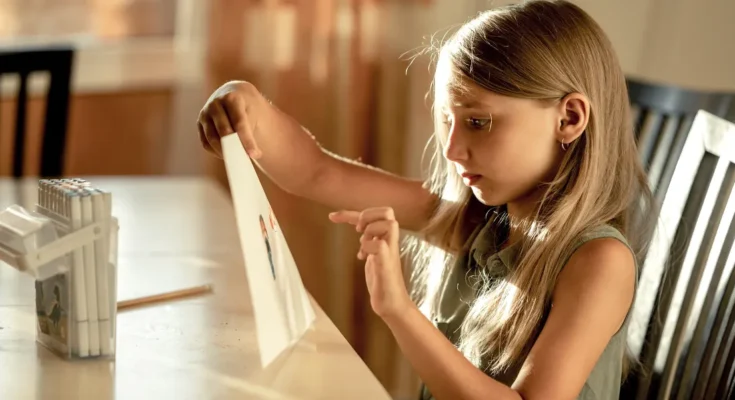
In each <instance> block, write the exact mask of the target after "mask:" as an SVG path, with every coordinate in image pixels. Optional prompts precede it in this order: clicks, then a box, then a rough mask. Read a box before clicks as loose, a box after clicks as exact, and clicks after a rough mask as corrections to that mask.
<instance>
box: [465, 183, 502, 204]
mask: <svg viewBox="0 0 735 400" xmlns="http://www.w3.org/2000/svg"><path fill="white" fill-rule="evenodd" d="M472 194H473V195H474V196H475V198H476V199H477V200H478V201H479V202H480V203H482V204H484V205H486V206H488V207H498V206H502V205H504V204H507V203H508V199H506V198H505V197H503V196H498V195H497V193H493V192H492V191H487V190H482V189H480V188H477V187H473V188H472Z"/></svg>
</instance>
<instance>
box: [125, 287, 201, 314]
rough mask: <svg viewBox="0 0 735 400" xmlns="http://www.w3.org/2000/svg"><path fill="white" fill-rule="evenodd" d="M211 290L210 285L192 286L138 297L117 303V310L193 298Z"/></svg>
mask: <svg viewBox="0 0 735 400" xmlns="http://www.w3.org/2000/svg"><path fill="white" fill-rule="evenodd" d="M211 290H212V285H202V286H194V287H191V288H187V289H180V290H174V291H172V292H166V293H159V294H154V295H151V296H144V297H138V298H135V299H130V300H123V301H118V302H117V309H118V311H119V310H122V309H125V308H131V307H137V306H142V305H146V304H151V303H157V302H161V301H166V300H175V299H180V298H183V297H189V296H195V295H199V294H204V293H207V292H210V291H211Z"/></svg>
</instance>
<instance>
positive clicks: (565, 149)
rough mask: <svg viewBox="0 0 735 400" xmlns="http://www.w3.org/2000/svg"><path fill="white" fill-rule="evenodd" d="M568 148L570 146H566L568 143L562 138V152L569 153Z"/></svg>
mask: <svg viewBox="0 0 735 400" xmlns="http://www.w3.org/2000/svg"><path fill="white" fill-rule="evenodd" d="M568 148H569V145H568V144H566V143H564V139H563V138H562V140H561V150H562V151H567V149H568Z"/></svg>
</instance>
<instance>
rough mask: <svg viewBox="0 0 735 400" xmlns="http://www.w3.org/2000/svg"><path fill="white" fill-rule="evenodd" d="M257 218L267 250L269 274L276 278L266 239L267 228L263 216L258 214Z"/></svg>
mask: <svg viewBox="0 0 735 400" xmlns="http://www.w3.org/2000/svg"><path fill="white" fill-rule="evenodd" d="M258 218H259V219H260V231H261V233H262V234H263V239H264V240H265V248H266V250H268V262H269V263H270V264H271V274H272V275H273V279H276V268H275V266H274V265H273V254H272V252H271V244H270V241H269V240H268V230H267V229H266V227H265V221H263V216H262V215H259V216H258Z"/></svg>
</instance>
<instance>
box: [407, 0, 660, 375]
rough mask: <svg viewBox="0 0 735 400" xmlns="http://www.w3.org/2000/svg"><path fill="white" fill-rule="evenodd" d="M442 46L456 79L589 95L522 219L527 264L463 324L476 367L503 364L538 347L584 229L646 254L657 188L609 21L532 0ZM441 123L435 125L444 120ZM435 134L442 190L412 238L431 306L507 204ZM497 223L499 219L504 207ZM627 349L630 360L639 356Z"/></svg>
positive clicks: (489, 289) (491, 288) (434, 177)
mask: <svg viewBox="0 0 735 400" xmlns="http://www.w3.org/2000/svg"><path fill="white" fill-rule="evenodd" d="M434 49H439V54H438V56H439V61H438V65H437V67H438V69H437V71H436V74H437V75H438V74H443V73H447V70H446V68H449V69H450V70H451V71H450V73H451V75H452V76H453V77H454V79H453V80H452V85H456V86H458V87H461V86H462V81H463V80H469V81H471V82H472V83H474V84H476V85H478V86H480V87H482V88H484V89H486V90H489V91H491V92H493V93H497V94H500V95H505V96H511V97H516V98H526V99H538V100H552V99H557V100H558V99H561V98H563V97H564V96H565V95H567V94H570V93H575V92H576V93H582V94H584V95H585V96H587V98H588V99H589V102H590V117H589V123H588V125H587V128H586V131H585V132H584V134H583V135H582V136H580V137H579V139H577V140H576V141H574V142H573V143H571V144H569V147H568V149H567V150H566V152H565V155H564V157H563V160H562V162H561V165H560V167H559V170H558V173H557V174H556V177H555V178H554V179H553V181H551V182H546V183H543V184H544V185H545V186H546V190H545V194H544V195H543V198H542V199H541V201H540V203H539V205H538V208H537V210H536V213H535V215H534V216H533V218H531V220H530V221H527V223H526V224H525V225H524V227H523V230H524V233H525V236H524V238H523V239H522V241H521V243H520V253H519V258H518V260H519V261H518V265H516V267H515V268H514V269H513V271H512V272H511V273H510V275H509V276H508V277H506V278H505V279H504V280H502V281H500V282H496V283H494V284H493V285H491V284H490V282H489V280H488V279H486V278H485V279H481V280H480V283H479V286H478V297H477V299H476V301H475V302H474V303H472V304H471V305H470V309H469V311H468V313H467V316H466V318H465V320H464V322H463V325H462V327H461V335H460V340H459V349H460V351H461V352H462V353H463V354H464V355H465V356H466V357H467V358H468V359H469V360H470V361H472V362H473V363H474V364H475V365H477V366H478V367H479V366H480V365H481V360H482V359H483V358H484V357H486V356H487V355H492V357H491V360H490V364H489V365H487V366H486V367H487V370H488V371H489V372H491V373H500V372H502V371H504V370H506V369H507V368H508V367H510V366H511V365H513V363H514V362H516V361H517V360H519V359H520V358H522V357H524V356H525V354H527V351H529V350H530V347H529V346H530V345H531V344H533V342H534V341H535V339H536V337H537V335H538V333H539V331H540V327H541V326H542V325H543V320H544V318H545V315H546V313H547V312H548V307H549V304H550V298H551V293H552V291H553V288H554V286H555V283H556V279H557V276H558V275H559V273H560V271H561V269H562V267H563V266H564V264H565V262H566V261H567V260H566V259H565V255H567V254H569V253H570V251H571V249H572V247H573V245H574V241H575V239H577V238H578V237H579V235H580V234H582V233H583V232H584V231H586V230H587V229H590V228H593V227H596V226H600V225H603V224H610V225H612V226H614V227H615V228H617V229H618V230H620V231H621V232H622V233H623V235H625V236H626V238H627V239H628V240H629V242H630V243H631V245H632V247H633V248H634V251H636V253H638V255H639V254H641V253H642V252H644V251H645V247H646V244H647V243H648V240H649V238H650V228H649V227H650V226H651V224H650V219H647V218H646V217H645V216H646V215H647V212H646V211H642V210H644V209H646V208H647V207H651V205H652V200H651V199H652V196H651V193H650V191H649V189H648V185H647V180H646V177H645V173H644V172H643V168H642V166H641V165H640V162H639V160H638V156H637V152H636V145H635V140H634V135H633V126H632V120H631V113H630V107H629V102H628V95H627V88H626V83H625V78H624V75H623V72H622V71H621V68H620V67H619V63H618V60H617V57H616V55H615V53H614V51H613V49H612V45H611V44H610V42H609V41H608V39H607V37H606V36H605V34H604V33H603V31H602V29H601V28H600V27H599V26H598V25H597V24H596V23H595V22H594V20H593V19H592V18H590V17H589V16H588V15H587V14H586V13H585V12H584V11H582V10H581V9H580V8H579V7H577V6H575V5H573V4H571V3H569V2H566V1H529V2H526V3H522V4H518V5H513V6H508V7H504V8H501V9H495V10H491V11H486V12H483V13H481V14H480V15H479V16H477V17H476V18H474V19H473V20H471V21H470V22H468V23H466V24H465V25H463V26H462V27H460V28H459V30H458V31H457V32H456V33H455V34H454V35H452V36H451V37H450V38H449V39H448V40H447V41H446V42H445V43H443V44H441V45H439V46H436V47H435V48H434ZM443 68H445V69H444V70H443ZM435 80H437V78H436V77H435ZM435 100H436V99H435ZM435 108H436V107H435ZM438 118H440V117H439V116H438V113H437V112H436V110H435V119H438ZM436 126H437V132H438V131H439V129H438V127H439V126H441V125H440V124H439V123H438V121H437V125H436ZM433 144H434V147H435V154H434V156H433V159H432V164H431V176H430V178H429V180H428V181H427V185H428V186H429V187H430V188H431V190H432V191H433V192H434V193H436V194H438V195H439V196H440V197H441V198H442V199H443V200H442V201H441V202H440V203H439V204H438V206H437V208H436V210H435V213H434V214H433V216H432V218H431V219H430V221H429V223H428V225H427V226H426V227H425V229H424V230H423V231H422V232H421V233H422V235H421V237H423V238H424V239H426V241H420V242H415V243H414V244H415V245H417V246H418V247H414V250H417V251H416V256H415V260H414V261H415V269H414V274H413V289H414V291H413V295H414V296H415V298H417V301H418V302H419V303H420V306H421V308H422V310H424V311H425V312H426V313H427V314H432V313H433V312H434V310H435V308H436V306H437V305H436V304H435V303H436V295H437V290H438V286H437V284H436V282H439V281H441V277H445V276H446V273H447V272H448V271H449V269H450V268H451V267H452V264H453V262H454V261H455V259H456V255H457V253H459V252H460V251H463V250H466V248H465V247H464V246H466V242H467V241H468V238H469V236H470V234H471V232H472V231H473V230H474V229H475V227H477V226H478V224H481V223H484V222H485V215H486V214H487V213H488V211H493V209H494V210H496V211H502V210H503V207H495V208H493V207H487V206H484V205H483V204H481V203H480V202H479V201H478V200H477V199H476V198H475V197H474V196H473V195H472V193H471V191H470V190H469V189H468V188H467V187H466V186H464V185H462V183H461V181H460V178H459V177H458V176H457V173H456V172H455V171H454V169H453V167H452V166H451V165H449V163H448V162H447V161H446V160H445V159H444V158H443V156H442V154H441V150H442V145H441V138H440V135H439V134H435V135H434V140H433ZM634 214H635V215H634ZM489 215H502V213H495V214H493V213H492V212H491V213H490V214H489ZM488 223H490V224H494V225H495V227H496V228H499V227H500V225H501V221H499V219H498V218H497V217H492V218H490V220H489V222H488ZM634 225H635V226H634ZM636 234H640V235H638V236H636ZM429 243H433V244H435V245H437V246H433V245H430V244H429ZM439 249H448V250H449V251H445V250H439ZM621 356H622V357H623V359H624V365H627V361H628V360H629V359H630V356H629V355H621ZM624 370H627V367H626V368H624ZM624 374H625V373H624Z"/></svg>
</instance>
